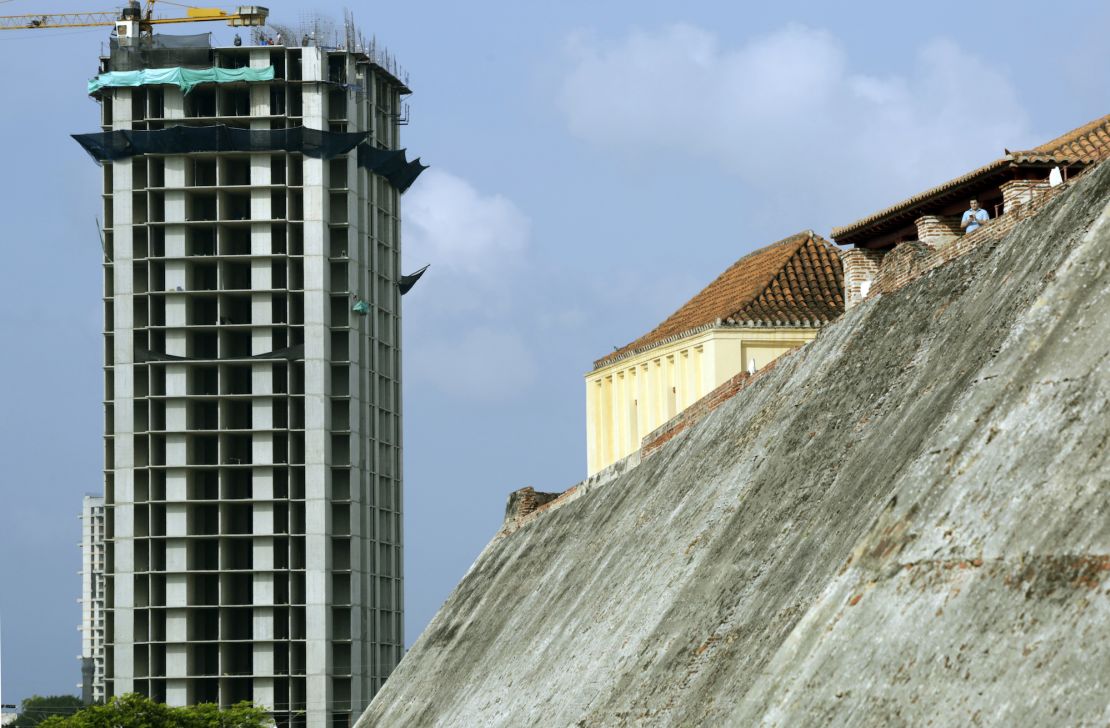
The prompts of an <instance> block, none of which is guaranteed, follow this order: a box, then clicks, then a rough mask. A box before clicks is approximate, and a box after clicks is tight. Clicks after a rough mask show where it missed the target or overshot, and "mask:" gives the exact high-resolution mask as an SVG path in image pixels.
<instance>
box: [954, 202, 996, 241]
mask: <svg viewBox="0 0 1110 728" xmlns="http://www.w3.org/2000/svg"><path fill="white" fill-rule="evenodd" d="M990 219H991V216H990V215H989V214H988V213H987V211H986V210H984V209H983V208H981V207H979V200H972V201H971V209H970V210H967V211H966V212H964V216H963V219H962V220H960V227H961V228H963V231H964V232H965V233H970V232H974V231H975V230H978V229H979V228H980V227H982V225H983V224H984V223H986V222H987V220H990Z"/></svg>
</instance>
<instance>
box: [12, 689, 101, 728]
mask: <svg viewBox="0 0 1110 728" xmlns="http://www.w3.org/2000/svg"><path fill="white" fill-rule="evenodd" d="M82 707H84V703H82V702H81V698H78V697H77V696H75V695H48V696H46V697H43V696H41V695H32V696H31V697H29V698H27V699H26V700H24V701H23V703H22V704H20V706H19V717H18V718H16V719H15V721H13V722H12V724H11V726H12V728H31V726H37V725H39V724H40V723H42V722H43V721H44V720H46V719H47V718H49V717H50V716H52V715H60V716H65V715H72V714H74V713H76V712H77V711H78V710H80V709H81V708H82Z"/></svg>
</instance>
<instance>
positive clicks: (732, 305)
mask: <svg viewBox="0 0 1110 728" xmlns="http://www.w3.org/2000/svg"><path fill="white" fill-rule="evenodd" d="M843 281H844V272H843V266H842V265H841V263H840V252H839V250H838V248H837V247H836V246H835V245H833V244H832V243H830V242H829V241H827V240H825V239H824V238H822V237H821V236H820V235H817V234H815V233H814V232H813V231H812V230H807V231H805V232H801V233H798V234H796V235H791V236H790V237H788V238H786V239H784V240H780V241H779V242H777V243H775V244H773V245H768V246H767V247H765V248H761V249H759V250H757V251H755V252H754V253H749V254H748V255H745V256H744V257H743V258H741V259H740V260H738V261H736V262H735V263H733V264H732V265H731V266H729V268H728V269H727V270H726V271H725V272H724V273H722V274H721V275H719V276H718V277H717V279H716V280H714V281H713V282H712V283H710V284H709V285H708V286H706V287H705V288H704V289H703V290H702V291H701V293H699V294H698V295H696V296H694V297H693V298H691V299H690V300H689V301H687V302H686V303H685V304H684V305H683V306H682V307H681V308H680V309H678V310H677V311H675V312H674V313H673V314H671V315H670V316H669V317H667V319H666V320H665V321H663V323H661V324H659V325H658V326H656V327H655V328H654V329H652V330H651V331H649V332H648V333H646V334H644V335H643V336H641V337H640V338H638V339H636V340H635V341H633V342H632V343H631V344H628V345H627V346H624V347H622V348H620V349H617V350H616V351H614V352H613V353H612V354H609V355H607V356H605V357H603V358H601V359H598V360H597V361H596V362H594V368H598V367H602V366H605V365H607V364H610V363H612V362H614V361H616V360H617V359H623V358H624V357H626V356H630V355H632V354H636V353H639V352H641V351H644V350H645V349H650V348H651V347H653V346H657V345H659V344H662V343H664V342H666V341H673V340H675V339H677V338H680V337H681V336H684V335H687V334H690V333H693V332H695V331H697V330H700V329H704V328H707V327H709V326H711V325H715V324H716V323H717V322H718V321H721V322H728V323H731V324H735V325H744V324H749V323H750V325H755V326H793V325H799V324H800V325H803V326H807V325H808V326H819V325H821V324H823V323H827V322H829V321H832V320H833V319H834V318H836V317H837V316H839V315H840V314H841V313H843V312H844V297H843V290H844V285H843Z"/></svg>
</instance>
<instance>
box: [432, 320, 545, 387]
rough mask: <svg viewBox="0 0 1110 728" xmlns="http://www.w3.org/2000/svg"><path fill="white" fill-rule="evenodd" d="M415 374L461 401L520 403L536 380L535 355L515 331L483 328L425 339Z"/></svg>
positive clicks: (446, 333) (487, 326) (482, 326)
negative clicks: (514, 401)
mask: <svg viewBox="0 0 1110 728" xmlns="http://www.w3.org/2000/svg"><path fill="white" fill-rule="evenodd" d="M414 348H416V351H415V352H413V354H414V356H413V358H414V359H415V361H414V363H413V366H414V369H415V373H416V374H417V375H418V376H419V377H420V378H421V379H423V380H424V381H426V382H428V383H430V384H432V385H434V386H436V387H437V388H439V389H440V390H441V391H444V392H446V393H448V394H450V395H453V396H455V397H457V398H460V399H464V400H468V401H475V402H486V403H489V402H503V401H508V400H511V399H515V398H516V397H518V396H520V394H521V393H523V392H524V391H525V390H527V389H528V387H530V386H531V385H532V383H533V382H534V381H535V380H536V374H537V371H538V365H537V361H536V357H535V355H534V354H533V353H532V351H531V349H529V347H528V345H527V344H526V343H525V342H524V340H523V338H522V337H521V336H520V335H519V334H517V333H516V332H515V331H513V330H512V329H511V328H504V327H498V326H492V325H479V326H476V327H473V328H470V329H466V330H463V331H461V332H460V331H454V332H451V331H445V332H443V333H442V334H441V335H440V336H435V337H429V336H421V337H420V343H418V344H417V345H416V346H415V347H414Z"/></svg>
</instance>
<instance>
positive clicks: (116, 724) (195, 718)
mask: <svg viewBox="0 0 1110 728" xmlns="http://www.w3.org/2000/svg"><path fill="white" fill-rule="evenodd" d="M273 724H274V722H273V721H272V720H271V719H270V716H269V715H267V714H266V711H265V710H263V709H262V708H259V707H258V706H255V705H251V704H250V703H249V702H246V701H244V702H242V703H239V704H238V705H234V706H232V707H230V708H228V709H227V710H220V708H219V706H217V705H215V704H213V703H202V704H200V705H191V706H188V707H184V708H171V707H170V706H168V705H164V704H162V703H156V702H154V701H153V700H151V699H150V698H147V697H144V696H142V695H138V694H136V693H128V694H127V695H122V696H119V697H116V698H112V699H111V700H110V701H109V702H108V703H107V704H106V705H90V706H88V707H87V708H84V709H83V710H81V711H79V712H77V713H75V714H73V715H71V716H69V717H65V718H62V717H53V718H49V719H47V720H45V721H43V722H42V723H38V724H37V725H38V726H40V728H270V727H271V726H273Z"/></svg>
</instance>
